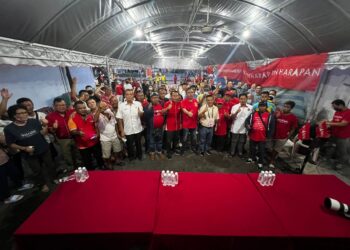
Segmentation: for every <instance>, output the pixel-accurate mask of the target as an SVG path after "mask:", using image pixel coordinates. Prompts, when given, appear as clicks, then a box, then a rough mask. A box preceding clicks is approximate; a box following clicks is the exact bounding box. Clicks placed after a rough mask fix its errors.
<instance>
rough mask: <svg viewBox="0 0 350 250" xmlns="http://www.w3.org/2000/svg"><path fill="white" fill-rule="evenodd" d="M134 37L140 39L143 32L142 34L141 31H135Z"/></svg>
mask: <svg viewBox="0 0 350 250" xmlns="http://www.w3.org/2000/svg"><path fill="white" fill-rule="evenodd" d="M135 35H136V36H137V37H141V36H143V32H142V30H140V29H137V30H136V31H135Z"/></svg>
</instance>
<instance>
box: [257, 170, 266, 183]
mask: <svg viewBox="0 0 350 250" xmlns="http://www.w3.org/2000/svg"><path fill="white" fill-rule="evenodd" d="M264 174H265V171H260V173H259V176H258V182H259V183H260V185H261V183H262V178H263V175H264Z"/></svg>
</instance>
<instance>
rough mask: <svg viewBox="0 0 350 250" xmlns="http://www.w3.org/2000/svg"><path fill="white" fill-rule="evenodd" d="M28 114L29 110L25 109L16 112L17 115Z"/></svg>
mask: <svg viewBox="0 0 350 250" xmlns="http://www.w3.org/2000/svg"><path fill="white" fill-rule="evenodd" d="M27 114H28V112H25V111H23V112H18V113H17V112H16V115H27Z"/></svg>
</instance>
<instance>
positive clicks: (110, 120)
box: [94, 101, 122, 169]
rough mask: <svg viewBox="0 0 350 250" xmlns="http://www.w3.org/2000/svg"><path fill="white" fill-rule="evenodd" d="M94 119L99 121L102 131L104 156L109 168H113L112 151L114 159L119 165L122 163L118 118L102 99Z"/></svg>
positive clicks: (98, 124) (99, 129) (99, 127)
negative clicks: (120, 158)
mask: <svg viewBox="0 0 350 250" xmlns="http://www.w3.org/2000/svg"><path fill="white" fill-rule="evenodd" d="M94 121H95V122H96V123H97V127H98V131H99V132H100V142H101V147H102V158H103V160H104V162H105V165H106V167H107V168H108V169H113V166H112V159H111V151H113V156H114V159H115V160H116V163H117V165H122V163H121V161H120V160H119V159H118V158H119V157H118V155H119V152H121V151H122V148H121V145H120V141H119V139H118V134H117V130H118V128H117V119H116V118H115V116H114V113H113V112H112V111H111V110H110V109H109V108H108V104H107V103H105V102H103V101H101V103H100V105H99V108H98V109H97V111H96V113H95V116H94Z"/></svg>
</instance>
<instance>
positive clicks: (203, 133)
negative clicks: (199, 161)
mask: <svg viewBox="0 0 350 250" xmlns="http://www.w3.org/2000/svg"><path fill="white" fill-rule="evenodd" d="M198 117H199V119H200V120H199V122H200V124H201V126H200V128H199V151H200V154H201V156H204V154H205V153H206V154H207V155H211V152H210V145H211V143H212V139H213V132H214V126H215V124H216V122H217V121H218V119H219V110H218V107H216V106H214V96H212V95H208V96H206V104H204V105H202V107H201V108H200V110H199V113H198Z"/></svg>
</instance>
